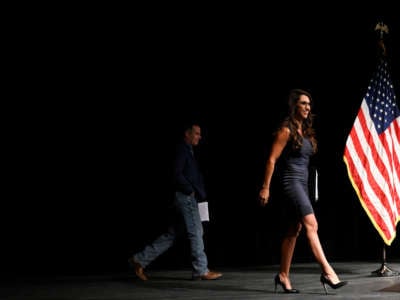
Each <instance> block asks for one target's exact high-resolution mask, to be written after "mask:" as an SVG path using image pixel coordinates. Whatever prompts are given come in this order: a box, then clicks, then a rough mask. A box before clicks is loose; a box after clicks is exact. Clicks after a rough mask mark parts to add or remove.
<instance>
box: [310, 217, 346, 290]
mask: <svg viewBox="0 0 400 300" xmlns="http://www.w3.org/2000/svg"><path fill="white" fill-rule="evenodd" d="M303 225H304V228H305V230H306V235H307V239H308V243H309V244H310V247H311V251H312V253H313V254H314V256H315V259H316V260H317V262H318V263H319V265H320V266H321V269H322V272H323V274H324V275H326V277H327V278H328V279H330V280H331V281H332V283H333V284H336V283H338V282H339V281H340V280H339V278H338V276H337V275H336V272H335V271H334V270H333V268H332V266H331V265H330V264H329V262H328V260H327V259H326V257H325V253H324V250H323V249H322V246H321V242H320V240H319V236H318V222H317V219H316V218H315V215H314V214H308V215H306V216H304V217H303Z"/></svg>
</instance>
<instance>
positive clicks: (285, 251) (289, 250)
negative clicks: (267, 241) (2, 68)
mask: <svg viewBox="0 0 400 300" xmlns="http://www.w3.org/2000/svg"><path fill="white" fill-rule="evenodd" d="M301 228H302V226H301V223H297V224H293V225H290V226H289V229H288V231H287V233H286V235H285V237H284V238H283V240H282V245H281V265H280V272H279V278H280V280H281V282H282V283H283V284H284V285H285V286H286V288H287V289H292V285H291V283H290V280H289V272H290V266H291V264H292V258H293V253H294V248H295V246H296V241H297V237H298V236H299V233H300V231H301Z"/></svg>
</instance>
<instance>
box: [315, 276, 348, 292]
mask: <svg viewBox="0 0 400 300" xmlns="http://www.w3.org/2000/svg"><path fill="white" fill-rule="evenodd" d="M320 281H321V283H322V285H323V287H324V290H325V295H328V290H327V289H326V285H329V286H330V287H331V288H333V289H335V290H336V289H338V288H341V287H342V286H345V285H346V284H347V281H339V282H338V283H335V284H334V283H333V282H332V281H331V280H330V279H328V278H326V276H325V275H324V274H321V278H320Z"/></svg>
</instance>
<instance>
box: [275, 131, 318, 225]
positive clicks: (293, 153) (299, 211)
mask: <svg viewBox="0 0 400 300" xmlns="http://www.w3.org/2000/svg"><path fill="white" fill-rule="evenodd" d="M312 155H313V148H312V144H311V142H310V140H309V139H308V138H303V145H302V147H301V148H300V149H298V150H294V149H293V148H292V142H289V143H288V144H287V145H286V147H285V149H284V150H283V153H282V155H281V158H280V166H279V168H280V177H281V178H280V180H281V185H282V192H283V195H284V200H285V202H284V208H285V210H286V213H287V214H289V215H290V217H291V218H293V219H295V220H296V221H297V220H299V219H301V218H302V217H304V216H306V215H308V214H311V213H314V210H313V207H312V204H311V201H310V197H309V193H308V167H309V163H310V157H311V156H312Z"/></svg>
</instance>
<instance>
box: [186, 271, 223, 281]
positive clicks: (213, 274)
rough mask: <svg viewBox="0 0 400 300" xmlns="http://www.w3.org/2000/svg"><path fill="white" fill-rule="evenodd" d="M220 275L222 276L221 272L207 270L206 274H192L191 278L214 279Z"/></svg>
mask: <svg viewBox="0 0 400 300" xmlns="http://www.w3.org/2000/svg"><path fill="white" fill-rule="evenodd" d="M221 276H222V274H221V273H217V272H212V271H208V272H207V273H206V274H203V275H200V276H193V277H192V279H193V280H215V279H218V278H220V277H221Z"/></svg>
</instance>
